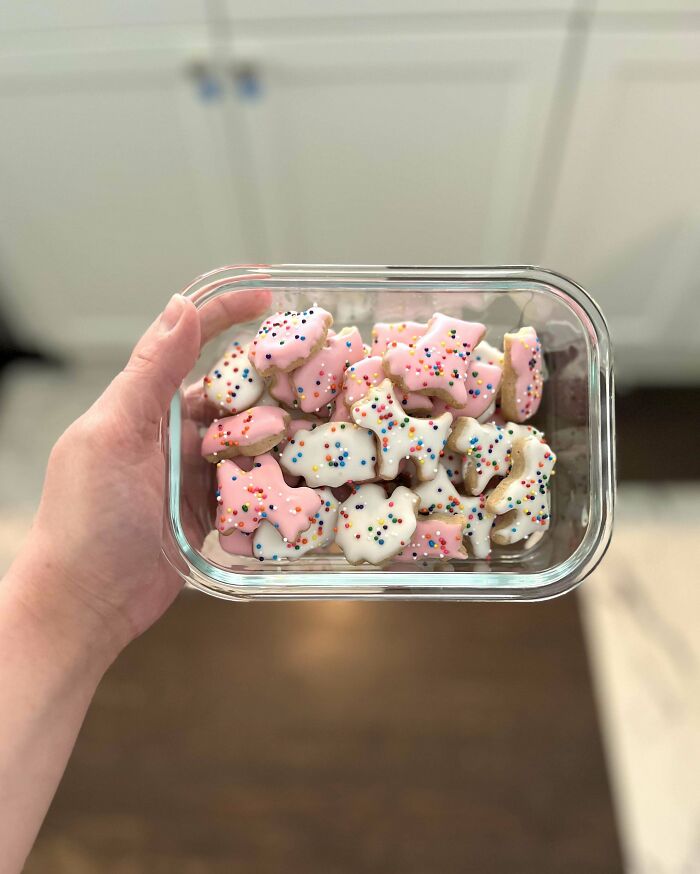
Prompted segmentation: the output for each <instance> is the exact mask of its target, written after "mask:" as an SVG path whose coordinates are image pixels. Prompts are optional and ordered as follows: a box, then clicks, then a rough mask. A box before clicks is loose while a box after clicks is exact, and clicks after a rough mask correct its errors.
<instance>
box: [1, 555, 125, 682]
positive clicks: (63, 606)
mask: <svg viewBox="0 0 700 874" xmlns="http://www.w3.org/2000/svg"><path fill="white" fill-rule="evenodd" d="M0 595H1V596H2V598H1V599H0V605H2V606H3V607H7V609H8V610H9V611H10V613H11V615H12V616H13V618H14V620H15V621H16V622H18V623H21V624H22V625H23V627H24V628H26V630H27V632H28V633H31V634H32V635H33V636H34V638H35V640H36V642H37V644H38V645H40V646H41V648H42V650H43V651H44V652H45V653H50V654H51V657H52V658H53V659H55V660H57V661H58V662H60V663H61V664H62V665H63V667H65V668H66V669H67V670H71V671H76V672H78V673H80V674H82V675H84V676H85V678H86V679H90V680H94V682H95V684H96V683H97V682H99V680H100V679H101V677H102V675H103V674H104V673H105V671H106V670H107V668H109V666H110V665H111V664H112V662H113V661H114V660H115V658H116V657H117V655H118V654H119V652H120V651H121V650H122V649H123V648H124V646H125V645H126V640H124V635H123V634H122V633H120V632H121V630H120V629H116V628H114V627H112V625H111V624H110V622H109V621H108V619H107V617H106V616H104V615H101V614H100V612H99V611H98V610H96V609H95V607H94V605H92V604H90V603H89V602H88V600H87V599H86V598H85V597H81V593H80V589H79V587H78V586H76V585H75V583H74V581H72V580H71V579H70V578H69V577H68V575H66V574H65V572H63V571H62V570H61V568H59V567H58V566H56V565H54V564H53V563H51V562H50V561H41V560H39V558H38V557H37V556H36V555H35V554H33V552H32V550H31V549H27V550H25V551H24V552H23V553H21V554H20V556H19V557H18V558H17V560H16V561H15V562H14V564H13V565H12V566H11V568H10V570H9V571H8V572H7V575H6V576H5V578H4V579H3V580H2V583H0Z"/></svg>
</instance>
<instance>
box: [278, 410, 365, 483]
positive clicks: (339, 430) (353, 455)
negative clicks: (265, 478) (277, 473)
mask: <svg viewBox="0 0 700 874" xmlns="http://www.w3.org/2000/svg"><path fill="white" fill-rule="evenodd" d="M376 461H377V447H376V444H375V441H374V437H373V436H372V434H370V432H369V431H367V430H365V429H364V428H360V427H358V426H357V425H355V424H354V423H352V422H348V423H345V422H325V423H324V424H323V425H319V426H318V427H317V428H315V429H314V430H313V431H304V430H302V431H298V432H297V433H296V434H295V435H294V437H293V438H292V439H291V440H290V441H289V442H288V443H287V445H286V446H285V447H284V449H283V450H282V454H281V456H280V464H281V465H282V467H283V468H284V469H285V470H286V471H289V473H291V474H294V475H297V476H303V477H304V479H305V480H306V483H307V485H310V486H313V487H314V488H315V487H316V486H330V487H332V488H334V487H336V486H341V485H343V483H347V482H364V481H366V480H369V479H373V477H374V475H375V472H374V468H375V464H376Z"/></svg>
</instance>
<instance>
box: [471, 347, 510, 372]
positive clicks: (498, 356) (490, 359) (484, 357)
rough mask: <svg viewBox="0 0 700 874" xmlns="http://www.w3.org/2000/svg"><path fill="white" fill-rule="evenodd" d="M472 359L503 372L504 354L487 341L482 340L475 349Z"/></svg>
mask: <svg viewBox="0 0 700 874" xmlns="http://www.w3.org/2000/svg"><path fill="white" fill-rule="evenodd" d="M472 359H473V360H474V361H481V362H483V363H484V364H493V365H495V366H497V367H500V368H501V370H503V352H501V350H500V349H498V348H497V347H496V346H492V345H491V343H488V342H487V341H486V340H482V341H481V342H480V343H477V345H476V346H475V347H474V351H473V352H472Z"/></svg>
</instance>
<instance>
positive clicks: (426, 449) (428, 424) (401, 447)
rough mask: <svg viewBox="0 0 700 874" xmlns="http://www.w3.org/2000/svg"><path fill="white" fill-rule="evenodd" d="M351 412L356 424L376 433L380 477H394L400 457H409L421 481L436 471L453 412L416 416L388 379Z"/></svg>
mask: <svg viewBox="0 0 700 874" xmlns="http://www.w3.org/2000/svg"><path fill="white" fill-rule="evenodd" d="M350 413H351V415H352V417H353V419H354V420H355V422H356V423H357V424H358V425H362V427H363V428H369V430H370V431H373V432H374V433H375V434H376V435H377V442H378V449H379V453H378V457H379V467H378V473H379V476H380V477H382V479H394V478H395V477H396V476H397V474H398V472H399V462H400V461H401V459H402V458H406V459H408V460H409V461H412V462H413V464H414V466H415V469H416V475H417V476H418V479H419V480H420V481H421V482H424V481H425V480H430V479H433V477H434V476H435V475H436V474H437V471H438V466H439V461H440V453H441V452H442V450H443V447H444V446H445V443H446V441H447V435H448V433H449V430H450V425H451V424H452V416H451V415H450V414H449V413H443V414H442V415H441V416H436V417H434V418H433V417H431V418H428V419H417V418H415V417H413V416H409V415H408V414H407V413H405V412H404V411H403V410H402V409H401V404H400V403H399V401H398V400H397V397H396V393H395V391H394V387H393V386H392V384H391V381H390V380H388V379H385V380H384V381H383V382H381V383H380V384H379V385H378V386H375V387H374V388H372V389H370V391H369V392H368V393H367V395H366V396H365V397H364V398H362V400H360V401H358V402H357V403H355V404H353V406H352V409H351V410H350Z"/></svg>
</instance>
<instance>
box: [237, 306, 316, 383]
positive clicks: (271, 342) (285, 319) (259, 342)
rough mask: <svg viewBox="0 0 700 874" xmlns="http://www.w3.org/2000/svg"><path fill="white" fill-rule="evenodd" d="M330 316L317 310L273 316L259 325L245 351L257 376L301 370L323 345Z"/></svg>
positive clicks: (313, 308) (289, 311)
mask: <svg viewBox="0 0 700 874" xmlns="http://www.w3.org/2000/svg"><path fill="white" fill-rule="evenodd" d="M332 324H333V316H332V315H331V314H330V313H329V312H327V311H326V310H324V309H322V308H321V307H319V306H316V305H314V306H312V307H311V308H310V309H308V310H303V311H302V312H294V311H293V310H288V311H287V312H286V313H275V314H274V315H272V316H270V317H269V318H268V319H265V321H264V322H263V323H262V325H260V328H259V329H258V333H257V334H256V335H255V337H254V338H253V340H252V341H251V343H250V346H249V347H248V357H249V358H250V361H251V363H252V364H253V366H254V367H255V368H256V370H257V371H258V373H261V374H262V375H263V376H268V375H270V374H271V373H272V372H273V370H282V371H284V372H286V373H288V372H289V371H290V370H294V369H295V368H297V367H300V366H301V365H302V364H303V363H304V361H306V359H307V358H310V357H311V356H312V355H313V354H314V353H315V352H317V351H318V350H319V349H320V348H321V347H322V346H323V344H324V343H325V342H326V336H327V335H328V330H329V328H330V327H331V325H332Z"/></svg>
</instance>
